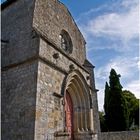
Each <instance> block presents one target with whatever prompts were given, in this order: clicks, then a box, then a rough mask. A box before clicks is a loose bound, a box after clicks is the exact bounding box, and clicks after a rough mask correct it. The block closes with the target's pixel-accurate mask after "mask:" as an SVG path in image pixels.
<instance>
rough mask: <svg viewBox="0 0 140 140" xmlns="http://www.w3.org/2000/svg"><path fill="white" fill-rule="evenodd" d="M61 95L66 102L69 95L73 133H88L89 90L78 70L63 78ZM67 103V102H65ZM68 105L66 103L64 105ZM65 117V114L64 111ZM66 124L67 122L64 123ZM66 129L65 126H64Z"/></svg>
mask: <svg viewBox="0 0 140 140" xmlns="http://www.w3.org/2000/svg"><path fill="white" fill-rule="evenodd" d="M63 86H64V87H63V89H62V94H63V95H64V100H65V101H66V94H67V93H68V94H69V95H70V98H71V100H72V105H73V116H69V117H73V119H70V120H73V121H74V122H72V123H73V124H74V128H73V129H74V131H70V132H76V133H77V132H79V131H88V130H90V120H91V118H90V102H91V99H90V98H91V97H90V90H89V86H88V84H87V82H86V80H85V78H84V76H83V75H82V74H81V72H79V71H78V70H73V71H72V72H70V73H69V74H68V76H67V77H65V79H64V82H63ZM66 102H67V101H66ZM66 104H67V105H68V102H67V103H66ZM65 115H66V117H67V112H66V110H65ZM66 123H67V122H66ZM66 127H67V124H66Z"/></svg>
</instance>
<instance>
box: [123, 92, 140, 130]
mask: <svg viewBox="0 0 140 140" xmlns="http://www.w3.org/2000/svg"><path fill="white" fill-rule="evenodd" d="M123 96H124V98H125V100H126V103H127V106H128V113H129V129H130V130H133V129H138V127H139V100H138V99H137V98H136V97H135V95H134V94H133V93H132V92H130V91H128V90H124V91H123Z"/></svg>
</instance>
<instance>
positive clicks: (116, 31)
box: [78, 0, 139, 51]
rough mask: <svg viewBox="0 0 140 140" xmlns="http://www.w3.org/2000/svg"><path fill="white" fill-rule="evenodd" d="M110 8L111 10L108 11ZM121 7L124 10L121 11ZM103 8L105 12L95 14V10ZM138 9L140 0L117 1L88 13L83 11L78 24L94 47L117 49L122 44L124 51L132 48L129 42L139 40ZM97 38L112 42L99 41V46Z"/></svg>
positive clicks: (89, 44)
mask: <svg viewBox="0 0 140 140" xmlns="http://www.w3.org/2000/svg"><path fill="white" fill-rule="evenodd" d="M110 7H111V8H110ZM113 8H114V10H113ZM108 9H110V10H109V11H108ZM120 9H123V10H121V11H120ZM101 10H104V13H102V14H101V15H96V16H95V15H94V14H95V11H101ZM106 11H107V12H106ZM138 11H139V4H138V0H133V1H130V0H123V1H121V2H120V1H119V2H115V4H114V3H113V4H112V5H110V6H108V7H107V6H106V5H103V6H101V7H98V8H97V9H91V10H90V11H88V12H87V13H83V15H82V16H81V17H82V19H81V20H79V23H78V24H79V26H80V29H81V31H82V33H83V34H84V36H85V38H86V40H87V45H88V46H91V45H92V44H93V45H94V47H93V49H101V48H103V49H104V48H105V47H106V49H115V50H116V51H117V50H119V49H118V48H120V46H121V48H122V49H121V51H124V50H125V49H131V48H130V47H131V46H130V45H128V44H130V43H131V44H133V42H135V40H136V39H137V40H138V35H139V31H138V29H139V12H138ZM87 17H90V19H88V20H87ZM85 19H86V20H85ZM85 21H86V22H85ZM95 39H96V40H99V39H102V40H106V42H107V41H110V44H108V46H106V45H102V44H101V43H98V46H95ZM96 42H97V41H96ZM111 44H112V45H111ZM93 45H92V46H93ZM133 47H135V46H133ZM90 50H91V48H90ZM119 51H120V50H119Z"/></svg>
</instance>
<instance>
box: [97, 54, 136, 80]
mask: <svg viewBox="0 0 140 140" xmlns="http://www.w3.org/2000/svg"><path fill="white" fill-rule="evenodd" d="M111 68H114V69H115V70H116V72H117V73H118V74H121V75H122V78H127V79H129V78H132V77H133V76H134V75H135V73H134V72H136V71H138V57H135V58H129V61H128V58H126V57H120V56H119V57H116V58H115V59H112V60H110V62H109V63H107V64H106V65H104V66H102V67H100V68H98V69H97V70H96V78H97V79H107V77H108V75H109V72H110V70H111Z"/></svg>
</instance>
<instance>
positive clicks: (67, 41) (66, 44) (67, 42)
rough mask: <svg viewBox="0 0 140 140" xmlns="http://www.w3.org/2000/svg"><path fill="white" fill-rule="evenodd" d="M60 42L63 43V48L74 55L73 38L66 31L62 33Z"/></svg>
mask: <svg viewBox="0 0 140 140" xmlns="http://www.w3.org/2000/svg"><path fill="white" fill-rule="evenodd" d="M59 38H60V42H61V48H62V49H63V50H64V51H65V52H66V53H69V54H71V53H72V48H73V46H72V41H71V38H70V36H69V34H68V32H66V31H65V30H62V31H61V34H60V35H59Z"/></svg>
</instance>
